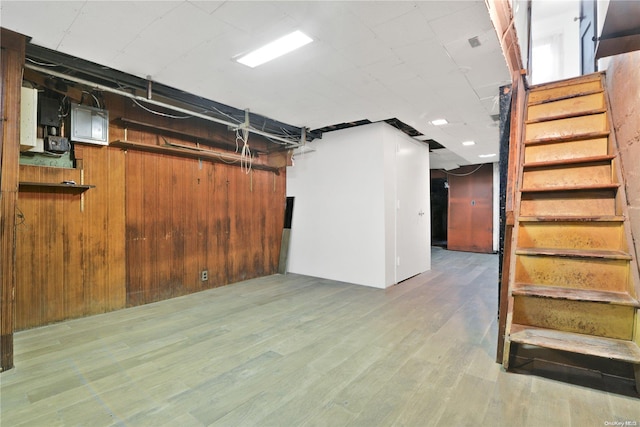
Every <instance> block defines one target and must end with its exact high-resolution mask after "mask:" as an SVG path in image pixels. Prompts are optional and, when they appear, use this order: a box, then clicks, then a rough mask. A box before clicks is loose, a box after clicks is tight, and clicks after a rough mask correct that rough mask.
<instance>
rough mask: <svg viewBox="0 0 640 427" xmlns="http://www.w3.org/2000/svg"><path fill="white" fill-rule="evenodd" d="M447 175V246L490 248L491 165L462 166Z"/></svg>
mask: <svg viewBox="0 0 640 427" xmlns="http://www.w3.org/2000/svg"><path fill="white" fill-rule="evenodd" d="M476 168H478V169H477V170H475V169H476ZM474 170H475V172H473V171H474ZM470 172H473V173H470ZM448 176H449V220H448V232H447V248H448V249H451V250H456V251H469V252H484V253H490V252H493V166H492V165H491V164H485V165H482V166H465V167H462V168H459V169H456V170H454V171H451V172H450V174H449V175H448Z"/></svg>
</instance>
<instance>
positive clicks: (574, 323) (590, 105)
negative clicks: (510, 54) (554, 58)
mask: <svg viewBox="0 0 640 427" xmlns="http://www.w3.org/2000/svg"><path fill="white" fill-rule="evenodd" d="M604 78H605V76H604V74H601V73H595V74H590V75H587V76H582V77H579V78H575V79H569V80H563V81H560V82H554V83H549V84H544V85H538V86H534V87H531V88H530V90H529V94H528V101H527V112H526V122H525V130H524V141H523V146H522V147H521V159H520V167H519V172H518V173H519V175H518V182H519V188H518V192H517V194H516V203H515V211H514V214H515V225H514V231H513V240H512V242H511V248H510V254H511V257H510V270H509V276H510V277H509V293H508V312H507V321H506V333H505V347H504V353H503V355H504V356H503V365H504V367H505V368H506V369H508V367H509V358H510V347H511V343H519V344H529V345H535V346H539V347H546V348H550V349H554V350H563V351H568V352H573V353H582V354H588V355H592V356H598V357H603V358H608V359H616V360H620V361H624V362H629V363H632V364H633V366H634V368H635V376H636V388H637V389H638V391H639V392H640V369H639V368H640V315H639V308H640V302H639V301H638V294H639V279H638V264H637V263H636V259H635V255H634V249H633V242H632V239H631V231H630V226H629V223H628V215H627V212H626V209H627V202H626V197H625V193H624V184H623V181H622V175H621V171H620V166H619V158H618V152H617V147H616V143H615V138H614V135H613V132H610V128H611V125H610V121H609V118H608V113H607V104H608V103H607V99H606V96H605V92H604Z"/></svg>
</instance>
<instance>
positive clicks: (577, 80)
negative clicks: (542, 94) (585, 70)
mask: <svg viewBox="0 0 640 427" xmlns="http://www.w3.org/2000/svg"><path fill="white" fill-rule="evenodd" d="M602 74H603V73H602V72H601V71H596V72H595V73H590V74H584V75H582V76H577V77H568V78H566V79H562V80H556V81H553V82H546V83H538V84H535V85H531V86H529V88H528V89H529V91H530V92H536V91H540V90H547V89H557V88H559V87H566V86H574V85H577V84H581V83H587V82H594V81H598V80H602Z"/></svg>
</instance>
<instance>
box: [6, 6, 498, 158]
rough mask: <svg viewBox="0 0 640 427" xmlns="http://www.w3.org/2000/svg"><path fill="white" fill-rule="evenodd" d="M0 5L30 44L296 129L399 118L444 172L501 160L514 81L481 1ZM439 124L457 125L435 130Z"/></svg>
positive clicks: (11, 26)
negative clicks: (295, 45) (257, 53)
mask: <svg viewBox="0 0 640 427" xmlns="http://www.w3.org/2000/svg"><path fill="white" fill-rule="evenodd" d="M0 8H1V17H2V18H1V19H2V21H1V25H2V27H4V28H7V29H10V30H13V31H16V32H19V33H22V34H25V35H27V36H29V37H31V43H32V44H35V45H38V46H42V47H45V48H48V49H52V50H56V51H59V52H62V53H65V54H68V55H72V56H75V57H79V58H82V59H86V60H88V61H92V62H95V63H97V64H101V65H105V66H107V67H111V68H113V69H116V70H120V71H123V72H126V73H130V74H132V75H134V76H138V77H141V78H150V79H151V80H153V81H155V82H158V83H162V84H164V85H167V86H171V87H175V88H178V89H180V90H184V91H186V92H190V93H193V94H196V95H199V96H202V97H204V98H207V99H211V100H214V101H216V102H220V103H223V104H226V105H229V106H233V107H235V108H239V109H250V110H251V112H253V113H257V114H261V115H264V116H267V117H270V118H273V119H275V120H278V121H280V122H285V123H288V124H291V125H294V126H299V127H308V128H310V129H320V128H326V127H331V126H333V125H336V124H341V123H350V122H359V121H363V120H368V121H371V122H375V121H381V120H388V119H392V118H393V119H397V120H399V121H401V122H402V123H404V124H406V125H408V126H410V127H412V128H414V129H415V130H417V131H418V132H420V133H421V134H422V135H421V136H418V137H416V138H417V139H420V140H435V141H437V142H438V143H440V144H442V145H443V146H444V147H446V150H447V153H446V155H439V156H433V161H434V162H435V163H434V165H433V166H434V167H442V168H446V169H451V168H453V167H456V166H457V165H464V164H476V163H484V162H486V161H487V159H482V158H479V157H478V156H479V155H481V154H488V153H496V154H497V153H498V124H497V122H496V121H495V120H494V118H492V115H493V116H495V115H496V114H498V101H497V97H498V88H499V87H500V86H502V85H504V84H508V83H509V82H510V77H509V73H508V69H507V65H506V61H505V59H504V56H503V55H502V52H501V50H500V45H499V42H498V38H497V35H496V33H495V30H494V29H493V27H492V24H491V21H490V19H489V14H488V12H487V8H486V5H485V3H484V1H417V2H416V1H412V2H409V1H407V2H405V1H390V2H384V1H371V2H370V1H339V2H331V1H317V2H305V1H290V2H289V1H256V2H251V1H226V2H216V1H158V2H156V1H118V2H112V1H63V2H59V1H42V2H32V1H7V0H3V1H2V2H1V4H0ZM294 30H301V31H303V32H304V33H306V34H307V35H309V36H310V37H312V38H313V39H314V42H313V43H311V44H309V45H307V46H305V47H303V48H302V49H300V50H298V51H296V52H293V53H290V54H288V55H286V56H284V57H281V58H278V59H276V60H274V61H272V62H270V63H267V64H264V65H261V66H259V67H256V68H249V67H246V66H244V65H242V64H239V63H237V62H236V61H235V60H234V58H236V57H238V56H239V55H241V54H243V53H246V52H248V51H250V50H252V49H255V48H257V47H260V46H261V45H263V44H265V43H267V42H269V41H271V40H274V39H276V38H278V37H280V36H283V35H285V34H287V33H289V32H292V31H294ZM473 38H476V40H474V41H473V42H474V43H470V41H469V39H473ZM476 41H477V42H479V43H480V44H479V46H477V47H475V48H474V47H472V44H476V43H475V42H476ZM437 118H446V119H447V120H448V122H449V124H447V125H444V126H439V127H437V126H434V125H432V124H430V121H431V120H434V119H437ZM468 140H473V141H475V142H476V145H474V146H471V147H466V146H463V145H462V142H463V141H468ZM443 154H444V153H443ZM440 159H442V160H440ZM489 161H497V157H495V158H493V159H489ZM439 162H440V163H441V164H439Z"/></svg>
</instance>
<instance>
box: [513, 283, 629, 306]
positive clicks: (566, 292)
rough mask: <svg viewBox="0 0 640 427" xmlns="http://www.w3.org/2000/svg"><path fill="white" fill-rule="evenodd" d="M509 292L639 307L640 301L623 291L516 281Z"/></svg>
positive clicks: (519, 294) (516, 294) (517, 294)
mask: <svg viewBox="0 0 640 427" xmlns="http://www.w3.org/2000/svg"><path fill="white" fill-rule="evenodd" d="M511 293H512V295H514V296H529V297H540V298H551V299H563V300H570V301H590V302H601V303H608V304H618V305H629V306H632V307H640V302H638V300H637V299H635V298H633V297H632V296H631V295H629V294H627V293H624V292H611V291H596V290H590V289H575V288H562V287H557V286H543V285H531V284H525V283H516V284H515V287H514V289H513V291H512V292H511Z"/></svg>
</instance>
